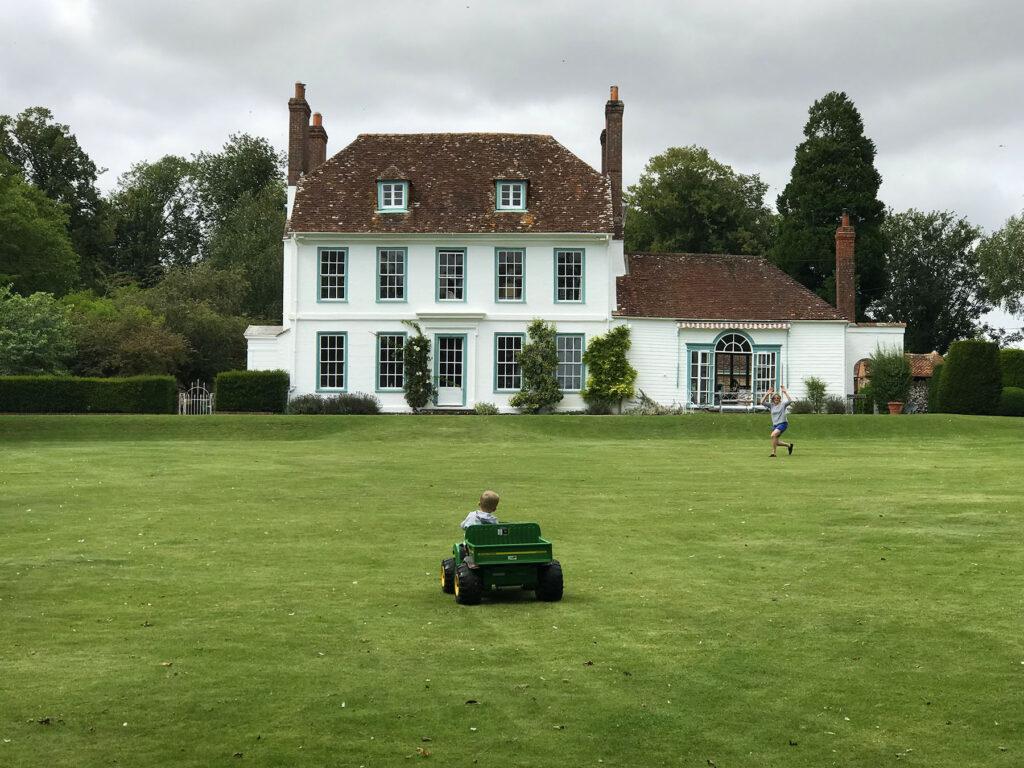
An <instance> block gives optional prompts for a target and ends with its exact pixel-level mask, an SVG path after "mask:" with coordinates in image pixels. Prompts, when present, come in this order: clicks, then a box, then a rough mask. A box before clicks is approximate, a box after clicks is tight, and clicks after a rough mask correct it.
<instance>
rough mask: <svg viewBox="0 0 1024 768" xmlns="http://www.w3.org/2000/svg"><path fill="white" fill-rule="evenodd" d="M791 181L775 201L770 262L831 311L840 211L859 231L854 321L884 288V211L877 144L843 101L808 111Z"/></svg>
mask: <svg viewBox="0 0 1024 768" xmlns="http://www.w3.org/2000/svg"><path fill="white" fill-rule="evenodd" d="M804 137H805V138H804V140H803V142H801V143H800V144H799V145H798V146H797V148H796V160H795V162H794V164H793V173H792V177H791V178H790V181H789V183H788V184H787V185H786V188H785V189H784V190H783V191H782V194H781V195H779V198H778V209H779V214H780V221H779V232H778V237H777V239H776V241H775V245H774V247H773V248H772V250H771V258H772V261H774V262H775V263H776V264H777V265H778V266H779V267H781V268H782V269H784V270H785V271H786V272H788V273H789V274H790V275H792V276H793V277H795V278H796V279H797V280H799V281H800V282H801V283H803V284H804V285H806V286H807V287H808V288H810V289H811V290H812V291H814V292H815V293H817V294H818V295H819V296H821V297H822V298H824V299H826V300H827V301H829V302H832V303H833V304H834V303H835V267H836V261H835V231H836V226H837V224H838V223H839V217H840V215H841V214H842V212H843V209H844V208H845V209H847V210H849V211H850V214H851V216H852V217H853V221H854V224H855V225H856V227H857V248H856V276H857V315H858V317H864V312H865V310H866V309H867V308H868V307H869V306H870V305H871V303H872V302H873V301H875V300H876V299H877V298H878V297H879V296H880V295H881V292H882V291H883V290H884V288H885V261H884V250H885V249H884V239H883V234H882V231H881V225H882V221H883V219H884V217H885V206H884V205H882V203H881V202H880V201H879V200H878V187H879V185H881V183H882V177H881V176H880V175H879V173H878V171H877V170H876V169H875V143H874V142H873V141H872V140H871V139H869V138H868V137H867V136H865V135H864V122H863V121H862V120H861V117H860V113H859V112H858V111H857V107H856V106H855V105H854V103H853V102H852V101H850V99H849V98H848V97H847V95H846V94H845V93H839V92H836V91H833V92H832V93H829V94H827V95H825V96H823V97H822V98H820V99H818V100H817V101H816V102H814V104H813V105H812V106H811V108H810V111H809V117H808V120H807V124H806V125H805V126H804Z"/></svg>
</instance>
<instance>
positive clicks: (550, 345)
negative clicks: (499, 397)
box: [509, 319, 562, 413]
mask: <svg viewBox="0 0 1024 768" xmlns="http://www.w3.org/2000/svg"><path fill="white" fill-rule="evenodd" d="M527 333H528V334H529V336H530V341H529V342H528V343H527V344H525V345H524V346H523V351H522V352H521V353H520V355H519V367H520V369H521V370H522V372H523V385H522V388H520V390H519V391H518V392H516V393H515V394H514V395H512V397H511V399H510V400H509V403H510V404H511V405H512V407H513V408H518V409H520V410H521V411H524V412H526V413H540V412H542V411H545V410H548V409H550V408H553V407H554V406H556V405H558V403H560V402H561V400H562V390H560V389H559V388H558V347H557V345H556V343H555V335H556V333H557V331H556V329H555V326H554V323H545V322H544V321H543V320H539V319H538V320H534V321H533V322H531V323H530V325H529V327H528V328H527Z"/></svg>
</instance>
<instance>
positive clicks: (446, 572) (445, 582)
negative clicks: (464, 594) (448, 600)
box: [441, 557, 455, 595]
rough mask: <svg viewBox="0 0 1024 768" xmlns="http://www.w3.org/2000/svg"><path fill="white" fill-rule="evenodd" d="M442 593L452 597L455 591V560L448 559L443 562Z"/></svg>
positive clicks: (452, 558)
mask: <svg viewBox="0 0 1024 768" xmlns="http://www.w3.org/2000/svg"><path fill="white" fill-rule="evenodd" d="M441 591H442V592H444V593H445V594H446V595H450V594H452V593H453V592H454V591H455V558H454V557H446V558H445V559H444V560H442V561H441Z"/></svg>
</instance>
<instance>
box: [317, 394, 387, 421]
mask: <svg viewBox="0 0 1024 768" xmlns="http://www.w3.org/2000/svg"><path fill="white" fill-rule="evenodd" d="M323 408H324V409H323V413H327V414H339V415H356V414H358V415H363V416H367V415H369V416H372V415H374V414H377V413H380V400H378V399H377V398H376V397H374V396H373V395H368V394H366V393H365V392H352V393H345V392H343V393H342V394H340V395H331V396H328V397H325V398H324V399H323Z"/></svg>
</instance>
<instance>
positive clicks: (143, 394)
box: [0, 376, 178, 413]
mask: <svg viewBox="0 0 1024 768" xmlns="http://www.w3.org/2000/svg"><path fill="white" fill-rule="evenodd" d="M177 406H178V383H177V382H176V381H175V380H174V377H173V376H131V377H129V378H124V379H101V378H83V377H77V376H0V412H6V413H174V412H175V411H176V410H177Z"/></svg>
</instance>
